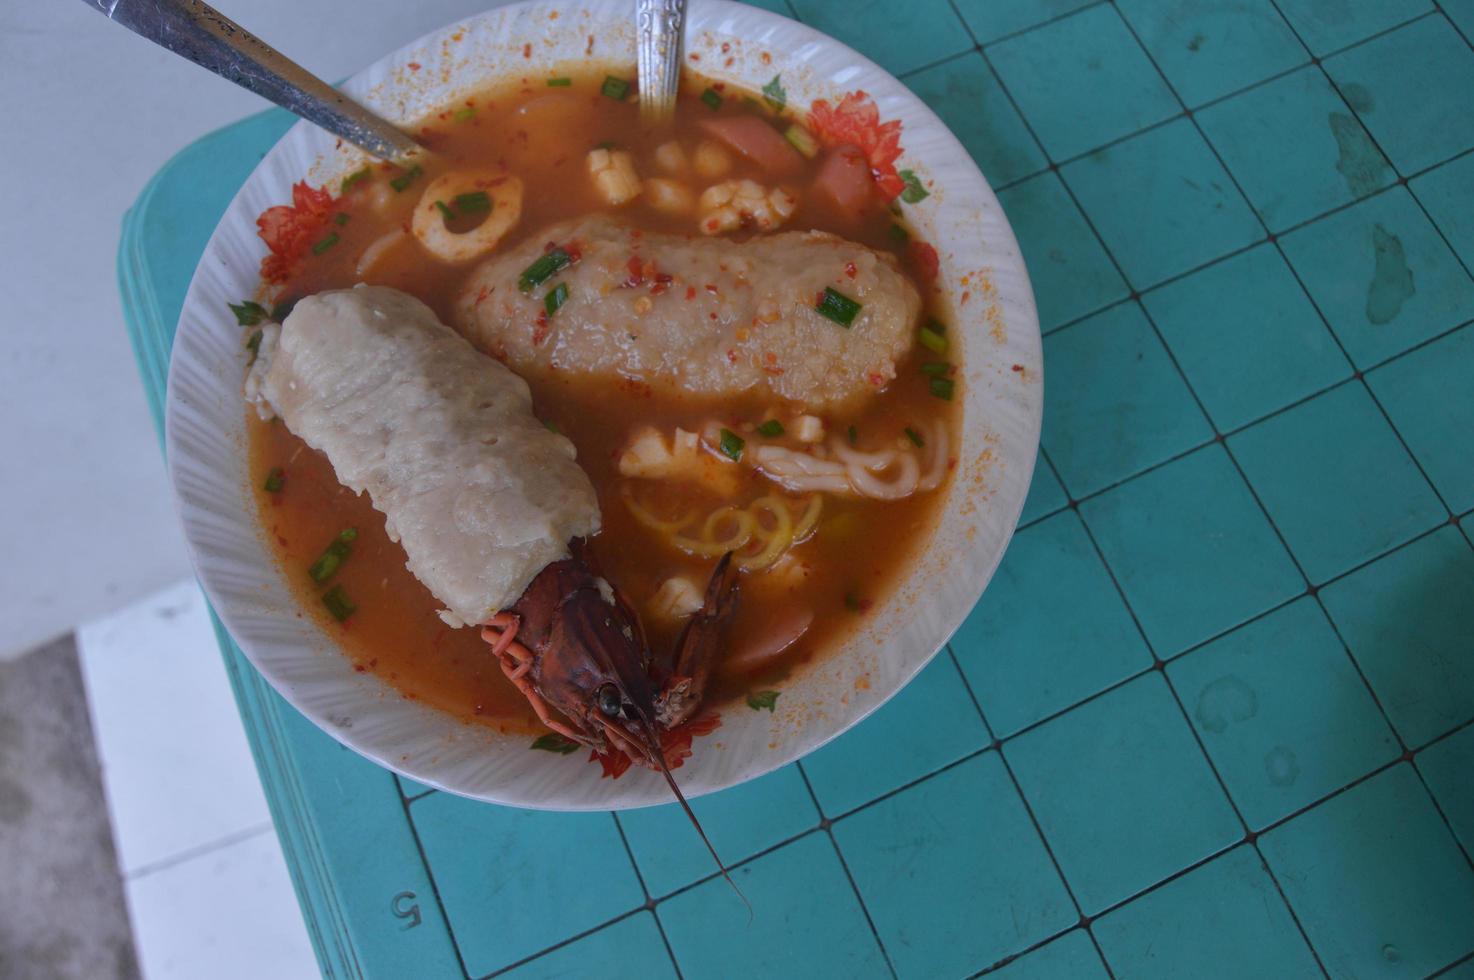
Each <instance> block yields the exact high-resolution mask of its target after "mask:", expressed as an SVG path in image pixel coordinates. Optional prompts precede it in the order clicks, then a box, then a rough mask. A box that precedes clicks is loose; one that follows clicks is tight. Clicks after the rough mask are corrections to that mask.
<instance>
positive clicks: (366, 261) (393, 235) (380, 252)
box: [354, 228, 409, 282]
mask: <svg viewBox="0 0 1474 980" xmlns="http://www.w3.org/2000/svg"><path fill="white" fill-rule="evenodd" d="M408 240H409V233H408V232H406V231H405V230H404V229H403V228H395V229H394V230H393V231H387V232H385V233H384V234H382V235H380V236H379V237H378V238H375V239H374V240H373V241H372V242H370V243H369V247H368V248H366V249H364V250H363V254H362V255H360V256H359V257H358V268H356V269H355V270H354V272H355V273H356V274H357V275H358V278H359V280H360V281H362V282H367V281H368V280H367V278H366V277H367V276H368V274H369V272H371V271H372V270H373V268H374V266H375V265H377V264H378V262H379V260H380V259H382V258H383V257H384V255H385V253H387V252H388V251H389V250H390V249H391V248H393V247H394V246H395V245H398V244H399V243H400V242H401V241H408Z"/></svg>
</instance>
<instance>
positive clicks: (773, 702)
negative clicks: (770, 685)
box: [747, 691, 782, 711]
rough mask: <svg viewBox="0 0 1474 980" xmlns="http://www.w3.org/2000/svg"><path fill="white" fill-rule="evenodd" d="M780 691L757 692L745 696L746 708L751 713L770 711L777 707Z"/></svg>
mask: <svg viewBox="0 0 1474 980" xmlns="http://www.w3.org/2000/svg"><path fill="white" fill-rule="evenodd" d="M781 693H782V692H781V691H757V692H756V693H753V694H749V695H748V696H747V706H748V707H749V708H751V709H752V710H753V711H772V710H773V709H774V708H775V707H777V705H778V695H779V694H781Z"/></svg>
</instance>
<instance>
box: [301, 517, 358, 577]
mask: <svg viewBox="0 0 1474 980" xmlns="http://www.w3.org/2000/svg"><path fill="white" fill-rule="evenodd" d="M357 537H358V528H356V527H350V528H345V529H344V530H342V531H340V532H339V533H338V536H337V537H336V538H334V539H333V540H332V543H330V544H329V545H328V546H327V548H326V549H324V550H323V553H322V554H321V555H320V556H319V557H318V559H317V561H315V562H313V563H312V567H311V568H309V569H307V574H308V575H311V576H312V581H314V582H326V581H327V580H328V579H330V578H332V577H333V575H334V574H335V573H336V572H337V571H338V566H339V565H341V564H343V559H344V558H347V557H348V553H349V552H350V551H352V550H353V548H352V544H353V542H354V540H355V539H357Z"/></svg>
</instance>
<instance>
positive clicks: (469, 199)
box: [452, 191, 491, 214]
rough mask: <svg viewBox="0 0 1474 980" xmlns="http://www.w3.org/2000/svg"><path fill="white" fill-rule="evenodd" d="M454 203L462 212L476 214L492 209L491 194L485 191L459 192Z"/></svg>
mask: <svg viewBox="0 0 1474 980" xmlns="http://www.w3.org/2000/svg"><path fill="white" fill-rule="evenodd" d="M452 203H453V204H454V205H455V208H456V210H457V211H459V212H460V213H461V214H476V213H478V212H481V211H490V210H491V195H490V194H488V193H486V192H485V191H467V192H466V193H464V194H457V195H456V196H455V200H454V201H453V202H452Z"/></svg>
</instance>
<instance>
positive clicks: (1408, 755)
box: [1112, 0, 1474, 870]
mask: <svg viewBox="0 0 1474 980" xmlns="http://www.w3.org/2000/svg"><path fill="white" fill-rule="evenodd" d="M1112 2H1113V3H1114V0H1112ZM1270 3H1271V4H1272V5H1273V6H1274V8H1275V11H1276V12H1277V13H1279V14H1280V16H1281V17H1284V12H1283V11H1281V10H1280V9H1279V0H1270ZM1434 7H1435V10H1436V12H1437V14H1443V13H1444V12H1443V10H1442V8H1441V7H1439V6H1438V5H1437V3H1436V0H1435V3H1434ZM1428 16H1435V14H1434V13H1429V14H1424V15H1422V16H1420V17H1417V18H1413V19H1412V20H1410V21H1407V22H1405V23H1404V24H1401V25H1398V27H1396V28H1393V29H1392V30H1400V29H1401V28H1402V27H1405V26H1407V25H1408V24H1411V23H1413V22H1414V21H1417V20H1422V19H1423V18H1424V17H1428ZM1444 16H1445V18H1446V17H1447V15H1446V14H1444ZM1286 23H1288V19H1286ZM1451 26H1452V25H1451ZM1290 30H1291V31H1292V32H1293V33H1294V34H1295V36H1296V38H1297V39H1299V40H1300V41H1301V43H1302V44H1303V43H1304V39H1303V38H1301V37H1300V34H1299V31H1297V30H1295V27H1294V25H1293V24H1291V25H1290ZM1385 33H1390V31H1388V32H1385ZM1378 36H1381V35H1378ZM1460 36H1462V35H1460ZM1370 40H1373V38H1368V39H1366V41H1370ZM1465 40H1466V43H1467V39H1465ZM1366 41H1364V42H1361V43H1366ZM1307 48H1308V45H1307ZM1313 63H1314V64H1315V66H1316V68H1317V69H1318V70H1319V71H1320V73H1321V76H1322V77H1323V78H1324V79H1325V81H1326V83H1327V84H1328V85H1330V86H1331V88H1332V90H1333V91H1335V93H1336V95H1337V97H1338V98H1340V99H1341V100H1342V102H1343V103H1344V104H1345V105H1346V107H1347V108H1348V109H1350V110H1351V112H1352V113H1353V115H1355V116H1356V119H1357V122H1358V123H1359V124H1361V126H1362V129H1363V130H1364V131H1365V132H1366V136H1367V139H1368V141H1370V142H1371V144H1372V146H1373V147H1375V148H1376V150H1377V152H1378V153H1380V154H1381V155H1382V158H1383V159H1385V160H1386V161H1387V165H1388V166H1389V167H1391V168H1392V172H1393V173H1394V174H1396V175H1397V178H1398V179H1397V182H1396V184H1394V185H1393V186H1401V187H1403V188H1404V189H1405V190H1406V192H1407V194H1408V196H1409V197H1410V198H1412V200H1413V202H1414V203H1415V204H1416V205H1417V206H1418V210H1419V211H1420V212H1421V213H1422V215H1423V218H1424V220H1425V221H1427V222H1428V224H1429V225H1430V226H1431V227H1432V228H1433V230H1434V232H1435V233H1436V234H1437V235H1438V237H1439V240H1440V241H1442V242H1443V245H1444V247H1445V248H1446V249H1448V251H1449V254H1451V255H1452V256H1453V257H1454V261H1456V262H1457V263H1458V264H1459V267H1460V268H1461V269H1463V271H1464V275H1465V276H1466V277H1468V278H1469V279H1470V280H1474V275H1471V273H1470V270H1469V267H1468V265H1466V264H1465V263H1464V260H1463V259H1462V258H1461V257H1460V256H1459V254H1458V252H1457V251H1455V250H1454V248H1453V245H1452V244H1451V243H1450V242H1449V240H1448V237H1447V236H1446V235H1444V233H1443V229H1441V228H1440V227H1439V226H1438V223H1437V222H1436V221H1434V220H1433V216H1432V215H1431V214H1429V213H1428V209H1427V207H1426V206H1425V205H1424V204H1423V202H1422V200H1421V199H1420V198H1419V197H1418V195H1417V194H1416V193H1414V192H1413V189H1412V188H1411V187H1410V186H1409V183H1408V182H1409V179H1410V178H1408V177H1406V176H1405V175H1403V173H1402V171H1401V170H1399V169H1398V167H1397V165H1396V164H1395V163H1393V162H1392V158H1391V156H1389V155H1388V154H1387V151H1386V150H1385V148H1384V147H1383V146H1382V145H1381V142H1380V141H1378V140H1377V138H1376V136H1374V135H1373V134H1372V132H1371V130H1370V129H1369V128H1368V127H1367V126H1366V123H1365V122H1364V121H1363V120H1362V119H1361V114H1360V113H1358V112H1357V111H1356V109H1355V108H1354V107H1352V106H1351V104H1350V102H1349V101H1348V100H1347V99H1346V96H1345V93H1344V92H1342V91H1341V87H1340V86H1339V85H1337V84H1336V80H1335V79H1334V78H1332V77H1331V75H1330V72H1328V71H1326V67H1325V65H1324V64H1323V62H1322V60H1321V59H1319V58H1315V59H1314V61H1313ZM1465 152H1468V151H1465ZM1448 162H1449V161H1447V160H1445V161H1443V162H1442V163H1439V164H1437V165H1436V166H1443V165H1444V164H1446V163H1448ZM1431 169H1433V168H1431V167H1430V168H1428V170H1431ZM1428 170H1424V171H1421V172H1420V173H1426V172H1428ZM1390 190H1391V188H1390V187H1388V188H1383V189H1382V190H1379V191H1378V192H1377V194H1374V195H1369V196H1368V198H1367V199H1371V198H1372V197H1376V196H1379V195H1380V194H1382V193H1385V192H1387V191H1390ZM1275 246H1276V248H1278V249H1280V254H1281V256H1282V257H1283V258H1284V260H1285V264H1286V265H1288V266H1289V268H1290V272H1291V274H1292V275H1293V276H1294V277H1295V281H1296V283H1298V284H1299V286H1300V288H1301V290H1302V291H1303V292H1304V293H1305V295H1306V297H1307V298H1308V299H1309V300H1310V303H1311V306H1312V308H1313V309H1314V310H1315V312H1316V315H1317V316H1319V317H1320V319H1321V322H1322V323H1324V324H1325V325H1326V326H1327V328H1329V327H1330V319H1329V318H1328V317H1327V316H1326V314H1325V312H1324V311H1323V310H1322V309H1321V307H1320V303H1318V302H1317V301H1316V299H1315V297H1314V296H1312V295H1311V293H1310V290H1309V289H1308V288H1307V287H1306V286H1305V283H1304V282H1303V281H1302V280H1301V278H1300V272H1299V270H1298V269H1296V268H1295V266H1294V264H1293V263H1291V262H1290V261H1289V257H1288V256H1287V255H1285V254H1284V249H1283V246H1281V245H1280V244H1279V242H1278V241H1276V242H1275ZM1454 329H1455V330H1457V329H1459V328H1457V327H1456V328H1454ZM1449 332H1450V333H1451V332H1452V331H1449ZM1330 333H1331V335H1332V337H1333V339H1334V340H1335V342H1336V344H1337V346H1338V347H1340V348H1341V352H1342V354H1343V355H1345V356H1346V357H1347V359H1348V360H1350V361H1351V363H1352V366H1353V367H1356V361H1355V359H1353V358H1351V356H1350V354H1349V352H1347V351H1346V349H1345V346H1344V345H1343V344H1342V343H1341V338H1340V337H1339V336H1336V332H1335V330H1334V329H1331V330H1330ZM1429 342H1430V343H1431V340H1430V341H1429ZM1406 353H1409V351H1404V352H1402V354H1406ZM1402 354H1398V355H1394V357H1398V356H1402ZM1388 360H1389V361H1390V360H1392V359H1391V358H1389V359H1388ZM1383 363H1386V362H1383ZM1377 366H1380V365H1377ZM1366 374H1367V372H1365V371H1362V370H1361V369H1360V368H1358V369H1357V370H1356V372H1355V374H1354V375H1353V378H1354V379H1355V380H1356V381H1358V382H1360V384H1361V388H1362V390H1363V391H1364V392H1366V394H1367V396H1368V397H1369V398H1370V399H1371V401H1372V404H1373V405H1375V406H1376V408H1377V411H1378V412H1379V413H1380V414H1381V416H1382V419H1383V420H1384V421H1385V422H1386V423H1387V427H1388V429H1390V430H1391V432H1392V434H1393V436H1394V437H1396V439H1397V442H1398V445H1399V446H1401V447H1402V450H1403V452H1404V453H1406V454H1407V457H1408V459H1409V460H1410V461H1411V462H1412V464H1413V466H1414V467H1415V468H1416V469H1417V471H1418V474H1419V475H1420V476H1421V477H1422V478H1423V482H1424V484H1425V485H1426V486H1427V487H1428V488H1429V489H1430V490H1432V491H1433V495H1434V497H1435V498H1436V499H1437V500H1438V502H1439V504H1441V505H1442V506H1443V509H1444V512H1445V514H1446V515H1447V521H1445V522H1443V523H1440V524H1439V525H1438V527H1442V526H1444V524H1449V525H1452V526H1455V527H1457V525H1458V518H1457V517H1456V516H1455V514H1454V512H1453V508H1452V507H1451V506H1449V503H1448V501H1447V500H1446V499H1445V498H1444V496H1443V494H1442V493H1441V492H1440V491H1439V489H1438V487H1437V486H1435V485H1434V483H1433V481H1432V480H1431V479H1430V478H1429V476H1428V473H1427V470H1425V469H1424V467H1423V464H1422V463H1421V462H1420V461H1419V460H1418V458H1417V456H1416V455H1414V453H1413V451H1412V449H1411V447H1409V446H1408V444H1407V440H1406V439H1405V438H1404V437H1403V435H1402V432H1401V431H1400V430H1399V429H1398V428H1397V425H1396V423H1394V422H1393V420H1392V416H1391V415H1390V414H1388V412H1387V409H1386V408H1385V407H1384V406H1383V405H1382V402H1381V400H1380V399H1379V398H1377V395H1376V392H1374V391H1373V390H1372V387H1371V385H1370V384H1369V383H1368V382H1367V380H1366ZM1225 448H1227V447H1226V445H1225ZM1229 456H1230V458H1233V453H1232V451H1231V450H1230V451H1229ZM1234 465H1235V467H1238V460H1237V459H1234ZM1240 475H1241V476H1244V480H1245V482H1246V483H1248V477H1247V475H1244V474H1243V472H1242V469H1241V468H1240ZM1250 492H1251V493H1254V496H1255V499H1256V501H1257V500H1258V493H1257V492H1256V491H1254V489H1253V486H1252V484H1251V485H1250ZM1260 506H1261V509H1264V512H1265V516H1266V517H1269V512H1268V509H1267V508H1264V507H1263V504H1262V503H1261V504H1260ZM1269 519H1270V525H1271V526H1272V527H1274V528H1275V533H1276V534H1278V533H1279V528H1278V526H1277V525H1275V524H1274V521H1273V518H1269ZM1438 527H1435V528H1433V529H1432V530H1430V531H1427V532H1425V533H1424V534H1422V535H1419V536H1418V538H1415V539H1414V540H1421V538H1423V537H1428V536H1431V535H1433V534H1435V533H1437V531H1438ZM1411 543H1412V542H1405V543H1404V544H1403V545H1400V546H1399V550H1400V548H1401V547H1406V546H1407V545H1408V544H1411ZM1286 547H1287V550H1288V545H1287V546H1286ZM1389 554H1390V552H1389ZM1291 558H1292V559H1294V555H1293V553H1292V554H1291ZM1294 560H1295V561H1296V565H1297V566H1298V565H1299V561H1298V559H1294ZM1363 567H1364V566H1363ZM1302 572H1303V569H1302ZM1346 574H1350V572H1348V573H1346ZM1313 591H1314V597H1315V601H1316V605H1317V606H1318V607H1319V609H1320V611H1321V614H1322V615H1323V616H1325V619H1326V622H1328V623H1329V624H1330V626H1331V631H1332V632H1333V633H1334V634H1335V636H1336V640H1337V642H1339V643H1340V644H1341V649H1342V650H1343V651H1344V652H1345V654H1346V658H1347V660H1348V661H1349V662H1350V663H1351V666H1352V669H1353V670H1355V671H1356V675H1357V677H1358V678H1360V679H1361V682H1362V686H1363V687H1364V688H1365V689H1366V692H1367V694H1368V695H1370V697H1371V699H1372V703H1373V704H1375V705H1376V706H1377V713H1378V714H1379V715H1380V716H1381V717H1382V721H1383V723H1384V724H1385V725H1386V726H1387V729H1388V731H1390V732H1392V737H1393V738H1394V739H1395V740H1396V742H1397V746H1398V748H1399V749H1401V750H1402V754H1401V756H1400V760H1401V761H1406V762H1407V763H1408V764H1409V766H1410V767H1411V769H1412V771H1413V774H1414V776H1415V777H1416V778H1417V780H1418V783H1419V785H1421V786H1422V787H1423V792H1424V793H1426V794H1427V795H1428V800H1429V802H1430V803H1432V804H1433V809H1434V812H1435V813H1437V814H1438V817H1439V819H1440V820H1441V821H1442V822H1443V825H1444V827H1445V828H1446V829H1447V830H1448V832H1449V836H1450V837H1451V838H1452V840H1453V842H1454V846H1455V847H1457V848H1458V850H1459V853H1460V854H1462V855H1463V857H1464V862H1465V863H1466V864H1467V865H1468V866H1469V867H1470V868H1471V870H1474V856H1471V854H1470V851H1469V850H1468V849H1467V848H1466V847H1464V844H1463V842H1462V841H1460V840H1459V835H1458V834H1456V833H1454V830H1453V824H1452V823H1451V822H1450V821H1449V818H1448V814H1447V813H1445V812H1444V809H1443V806H1442V805H1441V804H1440V803H1439V801H1438V797H1437V796H1436V795H1435V794H1434V793H1433V790H1432V787H1430V786H1429V785H1428V782H1427V780H1426V779H1425V778H1424V777H1423V773H1422V770H1421V769H1419V768H1418V766H1417V765H1416V764H1415V762H1414V755H1415V753H1414V752H1413V751H1412V750H1411V749H1410V748H1409V747H1408V745H1407V742H1406V741H1405V740H1404V739H1403V736H1402V733H1401V732H1400V731H1398V729H1397V726H1396V725H1395V724H1393V722H1392V717H1391V716H1390V715H1389V714H1388V713H1387V709H1386V706H1385V705H1383V704H1382V699H1381V697H1380V696H1378V694H1377V692H1376V689H1375V688H1374V687H1373V686H1372V683H1371V680H1370V679H1369V678H1368V677H1367V675H1366V671H1365V670H1363V669H1362V665H1361V662H1360V661H1359V660H1358V659H1357V657H1356V654H1355V652H1354V651H1353V650H1352V649H1351V644H1350V643H1348V642H1347V641H1346V638H1345V636H1344V635H1342V632H1341V627H1340V625H1339V624H1337V623H1336V621H1335V619H1334V618H1333V617H1332V616H1331V614H1330V610H1329V609H1327V608H1326V605H1325V600H1324V599H1322V598H1321V596H1320V588H1319V587H1317V588H1315V589H1314V590H1313Z"/></svg>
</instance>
